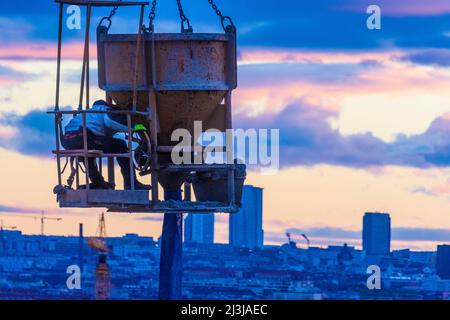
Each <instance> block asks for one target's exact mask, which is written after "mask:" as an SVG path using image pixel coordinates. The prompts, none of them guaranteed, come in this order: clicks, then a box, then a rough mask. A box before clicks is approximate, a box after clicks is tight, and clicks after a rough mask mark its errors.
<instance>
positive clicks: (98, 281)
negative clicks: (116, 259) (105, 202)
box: [88, 212, 111, 300]
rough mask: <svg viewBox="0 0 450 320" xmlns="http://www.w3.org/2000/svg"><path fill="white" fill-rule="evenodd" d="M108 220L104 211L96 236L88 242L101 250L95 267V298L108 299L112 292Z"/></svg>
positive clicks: (92, 246)
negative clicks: (106, 220) (107, 236)
mask: <svg viewBox="0 0 450 320" xmlns="http://www.w3.org/2000/svg"><path fill="white" fill-rule="evenodd" d="M105 238H106V222H105V213H103V212H102V214H101V215H100V219H99V222H98V228H97V232H96V236H95V237H90V238H89V239H88V244H89V246H90V247H91V248H93V249H94V250H96V251H98V252H99V255H98V264H97V268H96V269H95V299H96V300H106V299H108V298H109V294H110V286H111V280H110V274H109V269H108V264H107V261H106V255H107V253H108V252H110V248H109V247H108V245H107V244H106V241H105Z"/></svg>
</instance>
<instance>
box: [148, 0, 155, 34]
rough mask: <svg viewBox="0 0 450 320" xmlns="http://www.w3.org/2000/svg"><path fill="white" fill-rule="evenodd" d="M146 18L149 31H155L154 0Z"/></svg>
mask: <svg viewBox="0 0 450 320" xmlns="http://www.w3.org/2000/svg"><path fill="white" fill-rule="evenodd" d="M148 18H149V20H150V22H149V25H148V28H149V31H150V32H153V31H155V25H154V21H155V18H156V0H153V2H152V8H151V10H150V13H149V15H148Z"/></svg>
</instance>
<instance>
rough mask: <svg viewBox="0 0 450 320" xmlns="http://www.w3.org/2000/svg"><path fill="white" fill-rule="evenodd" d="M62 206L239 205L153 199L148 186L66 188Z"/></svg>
mask: <svg viewBox="0 0 450 320" xmlns="http://www.w3.org/2000/svg"><path fill="white" fill-rule="evenodd" d="M58 197H59V205H60V207H61V208H107V209H108V212H127V213H180V212H189V213H208V212H224V213H225V212H230V213H233V212H237V211H238V210H239V208H238V207H237V206H230V205H227V204H226V203H222V202H213V201H174V200H170V201H157V202H155V203H152V201H150V200H149V191H147V190H134V191H133V190H92V189H91V190H89V191H87V190H66V191H65V192H64V193H62V194H60V195H58Z"/></svg>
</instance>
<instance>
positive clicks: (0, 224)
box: [0, 219, 17, 231]
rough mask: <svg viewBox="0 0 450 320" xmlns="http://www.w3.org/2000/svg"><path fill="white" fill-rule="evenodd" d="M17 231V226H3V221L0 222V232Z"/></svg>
mask: <svg viewBox="0 0 450 320" xmlns="http://www.w3.org/2000/svg"><path fill="white" fill-rule="evenodd" d="M15 229H17V227H16V226H5V225H4V224H3V219H2V220H0V231H3V230H15Z"/></svg>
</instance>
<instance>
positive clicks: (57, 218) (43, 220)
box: [1, 211, 62, 236]
mask: <svg viewBox="0 0 450 320" xmlns="http://www.w3.org/2000/svg"><path fill="white" fill-rule="evenodd" d="M1 215H2V216H9V217H17V218H27V219H34V220H38V219H39V220H40V221H41V236H43V235H44V225H45V220H55V221H61V220H62V218H61V217H47V216H46V215H45V212H44V211H42V212H41V215H40V216H30V215H28V214H27V215H25V214H22V215H21V214H3V213H2V214H1Z"/></svg>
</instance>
